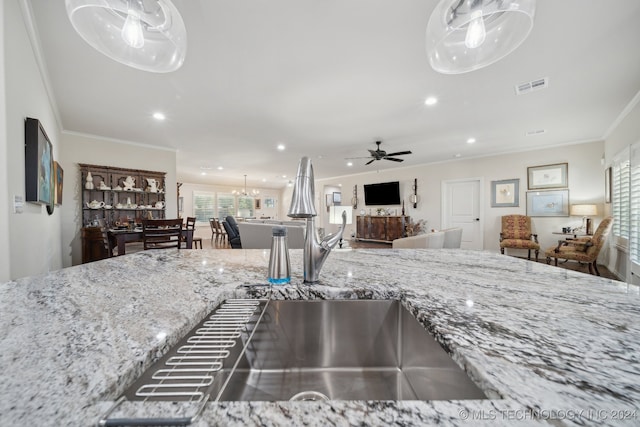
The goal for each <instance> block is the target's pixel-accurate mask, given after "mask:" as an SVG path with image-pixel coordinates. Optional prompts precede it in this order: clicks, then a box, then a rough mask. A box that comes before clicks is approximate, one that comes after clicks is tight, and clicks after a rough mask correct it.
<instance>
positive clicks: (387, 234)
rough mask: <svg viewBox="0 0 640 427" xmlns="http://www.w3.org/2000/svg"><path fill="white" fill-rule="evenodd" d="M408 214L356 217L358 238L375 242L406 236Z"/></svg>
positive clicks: (389, 240)
mask: <svg viewBox="0 0 640 427" xmlns="http://www.w3.org/2000/svg"><path fill="white" fill-rule="evenodd" d="M407 224H409V217H408V216H371V215H363V216H358V217H356V240H366V241H373V242H391V241H393V240H395V239H400V238H401V237H406V235H407V233H406V227H407Z"/></svg>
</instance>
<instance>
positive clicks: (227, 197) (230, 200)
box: [217, 193, 236, 219]
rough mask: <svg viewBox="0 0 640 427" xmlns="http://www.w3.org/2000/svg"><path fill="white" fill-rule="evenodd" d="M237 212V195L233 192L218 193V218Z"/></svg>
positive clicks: (233, 214)
mask: <svg viewBox="0 0 640 427" xmlns="http://www.w3.org/2000/svg"><path fill="white" fill-rule="evenodd" d="M235 214H236V196H234V195H233V194H224V193H218V216H217V218H218V219H225V218H226V217H227V216H229V215H231V216H235Z"/></svg>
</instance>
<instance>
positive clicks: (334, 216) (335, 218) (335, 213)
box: [329, 206, 353, 224]
mask: <svg viewBox="0 0 640 427" xmlns="http://www.w3.org/2000/svg"><path fill="white" fill-rule="evenodd" d="M352 209H353V207H352V206H331V207H330V208H329V224H342V212H346V214H347V224H351V222H352V221H353V214H352Z"/></svg>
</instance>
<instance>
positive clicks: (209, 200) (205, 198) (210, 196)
mask: <svg viewBox="0 0 640 427" xmlns="http://www.w3.org/2000/svg"><path fill="white" fill-rule="evenodd" d="M215 203H216V195H215V193H201V192H194V193H193V215H194V216H195V217H196V222H206V223H208V222H209V218H213V217H214V213H215Z"/></svg>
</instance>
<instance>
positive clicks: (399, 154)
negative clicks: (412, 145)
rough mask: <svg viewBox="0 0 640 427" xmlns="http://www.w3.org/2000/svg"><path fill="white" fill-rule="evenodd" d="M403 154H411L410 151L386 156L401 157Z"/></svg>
mask: <svg viewBox="0 0 640 427" xmlns="http://www.w3.org/2000/svg"><path fill="white" fill-rule="evenodd" d="M403 154H411V151H398V152H397V153H389V154H387V156H402V155H403Z"/></svg>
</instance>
